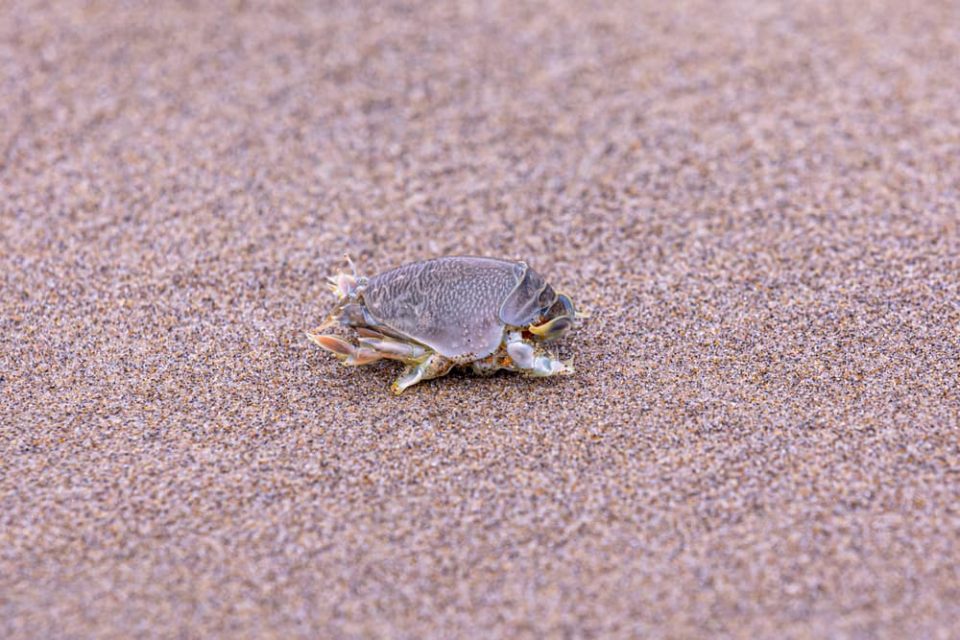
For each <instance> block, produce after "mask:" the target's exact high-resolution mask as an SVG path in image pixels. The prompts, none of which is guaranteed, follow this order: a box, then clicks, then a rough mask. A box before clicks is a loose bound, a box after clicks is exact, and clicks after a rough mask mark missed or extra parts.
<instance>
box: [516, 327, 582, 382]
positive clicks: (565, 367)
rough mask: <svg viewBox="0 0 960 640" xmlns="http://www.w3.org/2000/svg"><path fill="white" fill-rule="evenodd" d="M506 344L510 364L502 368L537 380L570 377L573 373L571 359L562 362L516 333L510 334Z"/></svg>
mask: <svg viewBox="0 0 960 640" xmlns="http://www.w3.org/2000/svg"><path fill="white" fill-rule="evenodd" d="M506 342H507V354H508V355H509V356H510V361H511V363H510V364H509V365H508V366H506V367H504V368H507V369H513V370H514V371H520V372H522V373H523V374H525V375H528V376H535V377H538V378H540V377H546V376H556V375H570V374H572V373H573V371H574V370H573V360H572V359H571V360H568V361H567V362H563V361H561V360H559V359H558V358H557V357H556V356H554V355H553V354H552V353H550V352H549V351H546V350H544V349H542V348H540V347H538V346H535V345H533V344H532V343H530V342H528V341H526V340H524V339H523V338H522V336H521V335H520V334H519V333H517V332H513V333H510V334H509V335H508V336H507V340H506Z"/></svg>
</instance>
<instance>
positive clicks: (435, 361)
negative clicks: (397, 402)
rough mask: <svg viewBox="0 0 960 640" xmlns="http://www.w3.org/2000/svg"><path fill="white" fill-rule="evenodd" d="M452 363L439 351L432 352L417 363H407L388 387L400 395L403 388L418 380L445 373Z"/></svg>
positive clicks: (451, 366) (436, 376) (448, 370)
mask: <svg viewBox="0 0 960 640" xmlns="http://www.w3.org/2000/svg"><path fill="white" fill-rule="evenodd" d="M453 364H454V363H453V361H452V360H450V359H448V358H445V357H443V356H442V355H440V354H439V353H432V354H430V355H429V356H427V357H426V358H425V359H423V360H422V361H421V362H419V363H417V364H410V365H407V368H406V369H405V370H404V372H403V373H402V374H401V375H400V377H399V378H397V379H396V380H394V381H393V384H392V385H391V386H390V389H391V390H393V392H394V393H395V394H397V395H400V394H401V393H403V391H404V390H405V389H407V388H408V387H412V386H413V385H415V384H417V383H418V382H421V381H423V380H430V379H431V378H439V377H440V376H445V375H447V374H448V373H449V372H450V369H452V368H453Z"/></svg>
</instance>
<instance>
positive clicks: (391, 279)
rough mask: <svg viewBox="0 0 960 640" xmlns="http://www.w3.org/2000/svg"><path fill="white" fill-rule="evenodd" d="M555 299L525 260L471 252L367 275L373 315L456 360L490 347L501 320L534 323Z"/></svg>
mask: <svg viewBox="0 0 960 640" xmlns="http://www.w3.org/2000/svg"><path fill="white" fill-rule="evenodd" d="M555 300H556V294H555V293H554V292H553V289H551V288H550V287H549V285H547V284H546V283H545V282H544V281H543V279H542V278H541V277H540V276H539V275H538V274H537V273H536V272H535V271H533V269H531V268H530V267H528V266H527V265H526V264H525V263H523V262H510V261H506V260H496V259H492V258H474V257H448V258H436V259H433V260H426V261H423V262H417V263H413V264H408V265H404V266H402V267H398V268H397V269H393V270H391V271H387V272H384V273H382V274H379V275H377V276H374V277H372V278H370V279H369V281H368V283H367V285H366V287H365V288H364V291H363V301H364V303H365V304H366V308H367V310H368V311H369V313H370V315H371V316H373V318H374V319H375V320H377V321H378V322H380V323H383V324H384V325H387V326H389V327H390V328H391V329H392V330H393V331H395V332H399V333H401V334H403V335H404V336H406V337H408V338H411V339H413V340H416V341H417V342H420V343H422V344H425V345H427V346H429V347H430V348H431V349H433V350H435V351H437V352H438V353H440V354H442V355H444V356H446V357H448V358H456V359H458V360H474V359H477V358H483V357H486V356H488V355H490V354H491V353H493V352H494V351H496V350H497V347H498V346H499V344H500V341H501V338H502V335H503V328H504V325H509V326H524V325H526V324H529V323H530V322H532V321H533V320H534V319H535V318H536V317H537V315H538V314H539V313H541V311H542V310H544V309H546V308H549V307H550V306H551V305H552V304H553V303H554V301H555Z"/></svg>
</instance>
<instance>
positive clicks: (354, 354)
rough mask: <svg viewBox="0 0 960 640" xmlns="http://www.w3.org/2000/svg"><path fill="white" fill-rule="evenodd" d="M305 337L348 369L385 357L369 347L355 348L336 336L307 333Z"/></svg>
mask: <svg viewBox="0 0 960 640" xmlns="http://www.w3.org/2000/svg"><path fill="white" fill-rule="evenodd" d="M307 337H308V338H310V340H312V341H313V342H314V343H316V344H317V345H319V346H321V347H323V348H324V349H326V350H327V351H330V352H331V353H333V354H334V355H335V356H337V358H339V359H340V360H341V361H342V362H343V364H345V365H347V366H348V367H359V366H362V365H365V364H370V363H371V362H376V361H377V360H380V359H381V358H384V357H387V356H385V355H384V354H382V353H380V352H378V351H376V350H374V349H371V348H369V347H363V346H361V347H356V346H354V345H352V344H350V343H349V342H347V341H346V340H343V339H341V338H338V337H337V336H331V335H318V334H316V333H308V334H307Z"/></svg>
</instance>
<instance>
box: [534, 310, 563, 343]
mask: <svg viewBox="0 0 960 640" xmlns="http://www.w3.org/2000/svg"><path fill="white" fill-rule="evenodd" d="M572 326H573V321H571V320H570V318H569V317H568V316H559V317H556V318H554V319H553V320H550V321H549V322H544V323H543V324H538V325H532V326H530V327H529V329H530V333H532V334H533V335H535V336H539V337H541V338H543V339H544V340H550V339H552V338H556V337H558V336H560V335H563V334H564V333H566V332H567V330H569V329H570V328H571V327H572Z"/></svg>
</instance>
